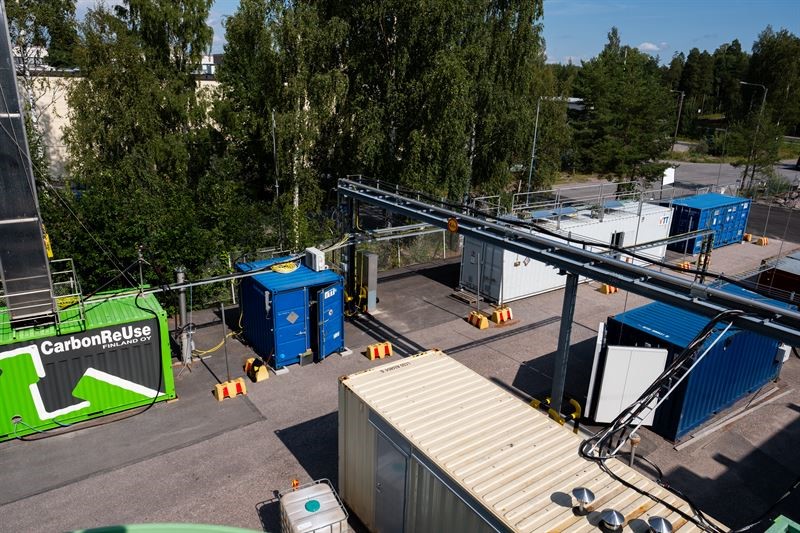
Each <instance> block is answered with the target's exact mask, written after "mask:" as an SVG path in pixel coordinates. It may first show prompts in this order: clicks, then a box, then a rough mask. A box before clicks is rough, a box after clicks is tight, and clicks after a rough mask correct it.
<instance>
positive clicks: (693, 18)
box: [542, 0, 800, 63]
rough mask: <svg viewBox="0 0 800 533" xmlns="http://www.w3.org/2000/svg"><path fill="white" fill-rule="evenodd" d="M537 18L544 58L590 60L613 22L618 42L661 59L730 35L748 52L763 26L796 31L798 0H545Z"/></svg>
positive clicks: (799, 20) (710, 46)
mask: <svg viewBox="0 0 800 533" xmlns="http://www.w3.org/2000/svg"><path fill="white" fill-rule="evenodd" d="M542 22H543V24H544V37H545V41H546V43H547V58H548V61H550V62H554V63H566V62H568V61H569V60H570V59H571V60H572V61H573V62H574V63H579V62H580V60H587V59H591V58H592V57H594V56H596V55H597V54H598V53H599V52H600V51H601V50H602V49H603V46H604V45H605V43H606V42H607V35H608V32H609V30H610V29H611V27H612V26H616V27H617V28H619V33H620V37H621V39H622V43H623V44H627V45H630V46H634V47H638V48H639V49H640V50H642V51H645V52H647V53H649V54H652V55H658V56H659V57H660V58H661V62H662V63H665V62H669V60H670V59H671V58H672V55H673V54H674V53H676V52H684V53H685V54H688V53H689V50H691V49H692V48H695V47H697V48H699V49H700V50H708V51H709V52H713V51H714V50H716V49H717V47H719V45H721V44H723V43H727V42H731V41H732V40H733V39H739V42H740V43H742V48H743V49H745V50H747V51H748V52H749V51H750V50H751V48H752V46H753V42H754V41H755V40H756V39H757V38H758V34H759V33H760V32H761V31H762V30H763V29H764V28H766V26H767V25H768V24H771V25H772V27H773V29H775V30H779V29H781V28H786V29H787V30H789V31H791V32H792V33H794V34H795V35H797V34H798V32H800V0H669V1H667V0H545V2H544V20H543V21H542Z"/></svg>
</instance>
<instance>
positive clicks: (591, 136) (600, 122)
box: [575, 28, 674, 180]
mask: <svg viewBox="0 0 800 533" xmlns="http://www.w3.org/2000/svg"><path fill="white" fill-rule="evenodd" d="M577 92H578V95H579V96H581V97H583V98H584V100H585V104H586V109H585V111H584V113H583V114H582V116H581V117H580V119H579V120H578V121H577V122H576V125H575V128H576V141H577V143H578V145H579V147H580V149H581V153H582V161H581V164H582V167H583V168H584V169H586V170H590V171H593V172H599V173H607V174H611V175H614V176H616V177H619V178H623V179H630V180H634V179H639V178H643V179H647V180H650V179H654V178H655V177H657V176H658V175H659V168H661V170H662V171H663V168H665V167H666V165H662V164H656V163H653V162H654V161H655V160H656V159H658V158H659V157H660V156H661V155H662V154H663V153H664V152H665V150H666V149H667V148H668V147H669V145H670V143H671V138H670V137H671V136H670V133H671V131H670V130H671V129H672V125H673V120H674V119H672V118H671V115H672V113H673V109H674V104H673V101H672V99H671V98H670V93H669V91H668V90H667V89H666V88H665V87H664V86H663V85H662V84H661V82H660V75H659V70H658V65H657V63H656V60H655V59H653V58H651V57H650V56H648V55H646V54H643V53H641V52H639V51H638V50H636V49H634V48H631V47H628V46H622V45H621V44H620V39H619V35H618V33H617V29H616V28H613V29H612V30H611V32H610V33H609V40H608V44H607V45H606V46H605V48H604V49H603V51H602V52H601V53H600V55H599V56H598V57H597V58H595V59H592V60H591V61H588V62H586V63H584V65H583V68H582V69H581V72H580V74H579V76H578V80H577Z"/></svg>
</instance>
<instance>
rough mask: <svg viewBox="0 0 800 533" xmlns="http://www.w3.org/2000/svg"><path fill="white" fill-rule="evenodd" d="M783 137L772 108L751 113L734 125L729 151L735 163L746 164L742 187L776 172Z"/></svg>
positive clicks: (730, 136) (729, 139) (729, 138)
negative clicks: (775, 167)
mask: <svg viewBox="0 0 800 533" xmlns="http://www.w3.org/2000/svg"><path fill="white" fill-rule="evenodd" d="M781 137H782V129H781V127H780V126H778V125H777V124H775V122H774V121H773V119H772V117H771V116H770V113H769V111H767V112H765V113H763V114H762V113H760V112H759V113H755V112H754V113H751V114H750V115H748V116H747V117H746V118H745V119H743V120H741V121H739V122H736V123H734V124H733V125H732V126H731V128H730V131H729V137H728V146H727V147H728V153H729V154H730V155H732V156H735V157H736V159H735V160H734V162H733V165H734V166H741V167H743V171H742V187H743V188H748V187H752V186H753V185H754V184H755V183H756V182H758V181H763V180H765V179H767V178H768V177H769V176H771V175H772V174H773V173H774V166H775V163H777V162H778V151H779V149H780V145H781Z"/></svg>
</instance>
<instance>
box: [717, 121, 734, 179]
mask: <svg viewBox="0 0 800 533" xmlns="http://www.w3.org/2000/svg"><path fill="white" fill-rule="evenodd" d="M720 131H724V132H725V138H724V139H723V141H722V156H721V159H720V161H719V170H717V192H719V179H720V177H721V176H722V163H723V162H724V161H725V147H726V146H727V145H728V128H724V129H721V128H716V129H715V130H714V132H715V133H716V132H720ZM715 137H716V135H715ZM737 194H738V193H737Z"/></svg>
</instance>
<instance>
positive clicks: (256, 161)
mask: <svg viewBox="0 0 800 533" xmlns="http://www.w3.org/2000/svg"><path fill="white" fill-rule="evenodd" d="M226 31H227V41H228V42H227V45H226V47H225V54H226V60H225V62H224V63H223V65H222V66H221V68H220V71H219V80H220V82H221V83H222V95H223V98H222V99H220V100H219V101H218V102H217V105H216V106H215V110H214V116H215V118H216V121H217V122H218V123H219V125H220V128H221V131H222V135H223V137H224V138H225V139H227V140H228V141H229V142H228V146H227V147H226V150H225V152H224V154H223V155H222V157H223V158H225V159H229V160H233V161H236V162H237V163H238V164H240V166H241V171H242V172H241V179H242V181H243V183H244V184H245V185H246V186H247V188H248V189H249V190H250V192H251V194H254V195H255V196H256V197H260V198H262V199H267V198H268V197H271V198H272V200H273V203H274V207H273V210H272V214H271V220H272V222H273V224H272V225H273V227H275V228H278V229H279V238H280V239H281V241H282V244H283V245H285V246H289V247H291V248H299V247H301V245H309V244H312V243H313V242H316V239H318V238H319V237H320V235H322V234H323V232H324V231H325V230H326V229H327V228H325V227H324V225H322V226H321V225H319V224H316V223H312V222H311V220H310V217H311V218H313V213H317V212H319V210H320V209H321V201H322V188H321V185H322V183H323V174H324V172H325V169H326V167H327V166H328V165H329V163H328V161H329V157H330V156H329V152H330V151H331V150H332V149H333V147H334V146H335V144H334V142H333V141H334V139H335V138H333V137H324V136H323V132H326V131H330V130H332V129H333V130H335V128H334V127H332V124H334V123H335V121H336V119H337V111H338V107H339V105H340V104H341V102H342V101H343V100H344V98H345V94H346V91H347V78H346V76H345V75H344V73H343V68H342V58H341V54H340V48H341V46H342V42H343V40H344V36H345V33H346V25H345V24H344V23H343V21H342V20H341V19H338V18H336V17H333V18H330V19H328V20H324V18H323V16H322V14H321V12H320V10H319V9H318V8H317V7H316V6H315V5H314V4H313V3H296V4H294V5H293V6H292V9H289V7H287V6H286V5H284V4H282V3H279V2H269V1H266V0H245V1H243V2H241V4H240V6H239V10H238V11H237V12H236V13H235V14H234V15H233V16H232V17H230V18H229V19H228V20H227V21H226ZM273 116H274V121H275V122H274V131H275V140H274V144H273V138H272V132H273V123H272V117H273ZM275 156H277V158H276V157H275ZM295 202H296V203H295ZM304 214H305V215H306V216H304Z"/></svg>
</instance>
